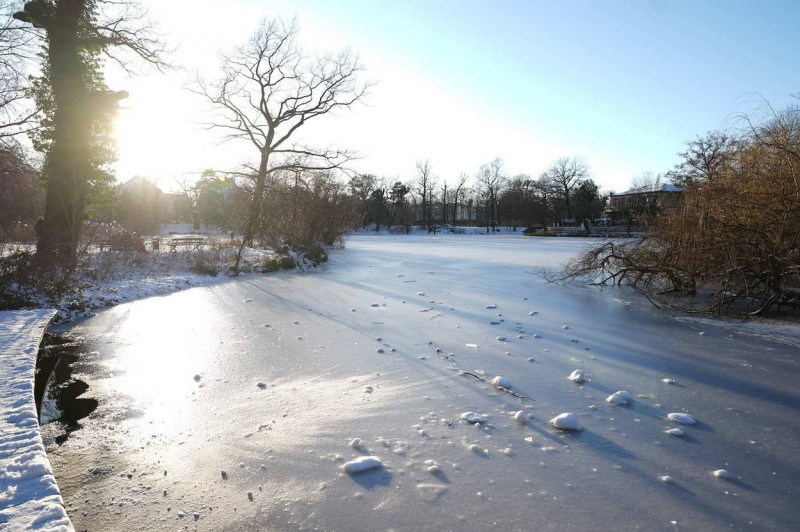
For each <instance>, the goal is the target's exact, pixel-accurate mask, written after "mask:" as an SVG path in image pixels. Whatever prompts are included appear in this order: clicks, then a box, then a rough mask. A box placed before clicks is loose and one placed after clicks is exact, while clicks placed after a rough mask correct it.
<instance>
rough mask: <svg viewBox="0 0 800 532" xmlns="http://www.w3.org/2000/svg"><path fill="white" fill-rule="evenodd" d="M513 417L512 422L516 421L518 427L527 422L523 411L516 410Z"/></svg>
mask: <svg viewBox="0 0 800 532" xmlns="http://www.w3.org/2000/svg"><path fill="white" fill-rule="evenodd" d="M513 417H514V421H516V422H517V423H519V424H520V425H524V424H525V422H526V421H527V420H528V416H527V415H526V414H525V411H523V410H517V411H516V412H514V415H513Z"/></svg>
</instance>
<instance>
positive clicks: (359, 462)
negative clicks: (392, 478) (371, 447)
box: [342, 456, 383, 475]
mask: <svg viewBox="0 0 800 532" xmlns="http://www.w3.org/2000/svg"><path fill="white" fill-rule="evenodd" d="M382 467H383V462H382V461H381V459H380V458H378V457H377V456H360V457H358V458H356V459H355V460H350V461H349V462H345V464H344V465H343V466H342V469H343V470H344V472H345V473H349V474H351V475H352V474H356V473H361V472H362V471H367V470H369V469H377V468H382Z"/></svg>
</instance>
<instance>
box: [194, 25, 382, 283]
mask: <svg viewBox="0 0 800 532" xmlns="http://www.w3.org/2000/svg"><path fill="white" fill-rule="evenodd" d="M297 33H298V27H297V24H296V22H295V21H292V22H291V23H288V24H286V23H284V22H283V21H281V20H265V21H262V22H261V25H260V26H259V28H258V29H257V30H256V32H255V34H254V35H253V36H252V37H251V38H250V40H249V41H248V42H247V43H246V44H245V45H243V46H241V47H238V48H237V49H236V50H235V51H234V52H233V53H231V54H229V55H227V56H224V57H223V60H222V66H221V71H222V76H221V77H220V78H219V79H217V80H215V81H211V82H208V81H205V80H203V79H198V81H197V85H196V88H195V89H193V90H194V92H196V93H198V94H201V95H202V96H204V97H205V98H206V99H207V100H208V101H209V102H210V103H211V104H212V105H213V106H214V107H215V108H216V109H218V110H219V111H220V115H221V116H220V120H219V121H217V122H214V123H212V124H209V127H211V128H214V129H219V130H222V131H224V132H225V133H226V135H227V138H229V139H241V140H245V141H247V142H249V143H250V144H252V146H253V147H254V148H255V149H256V151H257V152H258V156H259V157H258V163H257V164H256V165H254V166H248V167H246V170H245V171H244V172H242V173H240V175H241V176H245V177H247V178H249V179H252V180H253V187H252V196H251V201H250V206H249V209H248V214H247V218H246V221H245V225H244V238H243V239H242V244H241V245H240V247H239V252H238V254H237V256H236V264H235V265H234V271H238V268H239V262H240V261H241V255H242V251H243V249H244V246H245V245H247V244H249V243H251V242H252V240H253V237H254V236H255V235H254V233H255V230H256V228H257V227H258V224H259V219H260V218H261V214H262V205H263V202H264V196H265V193H266V191H267V184H268V180H269V177H270V176H271V175H272V174H274V173H276V172H281V171H284V170H300V171H322V170H333V169H335V168H340V167H341V166H342V165H343V164H345V163H346V162H348V161H350V160H351V159H352V154H351V153H350V152H347V151H343V150H337V149H315V148H312V147H309V146H304V145H299V144H296V143H294V142H293V139H294V137H295V134H296V133H297V131H298V130H299V129H300V128H302V127H303V126H305V125H306V124H308V123H309V122H310V121H312V120H315V119H316V118H318V117H320V116H323V115H326V114H328V113H330V112H331V111H334V110H336V109H339V108H348V107H350V106H352V105H353V104H355V103H356V102H358V101H359V100H360V99H361V98H362V97H363V96H364V93H365V90H366V85H365V84H363V83H360V82H359V81H358V76H359V74H360V73H361V72H362V70H363V69H362V66H361V64H360V63H359V61H358V59H357V58H355V57H354V56H353V55H352V54H351V53H350V52H349V51H347V50H345V51H343V52H340V53H339V54H338V55H332V56H324V57H321V58H319V59H317V60H309V59H307V58H306V57H304V56H303V54H302V53H301V51H300V49H299V48H298V46H297V42H296V39H297Z"/></svg>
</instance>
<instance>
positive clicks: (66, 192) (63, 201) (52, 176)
mask: <svg viewBox="0 0 800 532" xmlns="http://www.w3.org/2000/svg"><path fill="white" fill-rule="evenodd" d="M86 9H87V2H86V1H85V0H61V1H60V2H58V3H57V5H56V13H55V21H56V22H55V23H54V24H52V25H51V27H50V28H48V33H47V36H48V48H47V57H48V67H49V69H50V82H51V86H52V91H53V100H54V104H55V112H54V114H53V139H52V143H53V144H52V148H51V150H50V153H49V156H48V158H47V160H46V161H45V174H46V177H47V180H48V184H47V195H46V198H45V217H44V226H43V228H42V234H41V236H40V238H39V242H38V245H37V249H36V262H37V264H39V265H42V266H52V265H60V266H64V267H71V266H73V265H74V263H75V259H76V251H77V248H78V238H79V236H80V229H81V225H82V223H83V217H84V209H85V206H86V193H87V180H88V178H89V175H88V174H89V172H90V170H91V168H90V166H91V165H90V161H89V152H90V147H89V142H90V135H91V129H92V128H91V124H89V125H87V124H86V123H85V121H86V120H87V113H86V110H87V107H86V104H87V100H88V97H89V95H88V94H87V93H86V89H85V85H84V84H85V82H86V79H85V78H86V75H87V72H86V66H85V64H84V62H83V61H82V60H81V57H80V52H79V43H78V37H77V35H78V32H79V23H80V20H81V19H82V18H83V17H84V16H85V12H86Z"/></svg>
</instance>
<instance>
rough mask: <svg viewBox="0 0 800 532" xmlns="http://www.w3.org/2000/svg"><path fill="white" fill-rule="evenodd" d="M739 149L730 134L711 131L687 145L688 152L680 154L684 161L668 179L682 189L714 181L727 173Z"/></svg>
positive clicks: (671, 172)
mask: <svg viewBox="0 0 800 532" xmlns="http://www.w3.org/2000/svg"><path fill="white" fill-rule="evenodd" d="M737 147H738V142H737V141H736V139H734V138H733V137H732V136H731V135H730V134H728V133H726V132H723V131H709V132H708V133H706V136H705V137H699V136H698V137H697V138H696V139H695V140H693V141H691V142H687V143H686V151H684V152H681V153H679V154H678V155H680V157H681V158H682V159H683V160H682V161H681V162H680V163H679V164H678V165H677V166H676V167H675V168H674V169H673V170H670V171H669V172H668V173H667V177H669V179H670V181H672V183H674V184H675V185H678V186H681V187H687V186H690V185H692V184H694V183H702V182H705V181H713V180H714V179H716V178H717V177H719V176H720V175H722V174H723V173H724V172H725V171H726V169H727V165H728V164H729V163H730V161H731V160H732V158H733V156H734V154H735V153H736V149H737Z"/></svg>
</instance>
